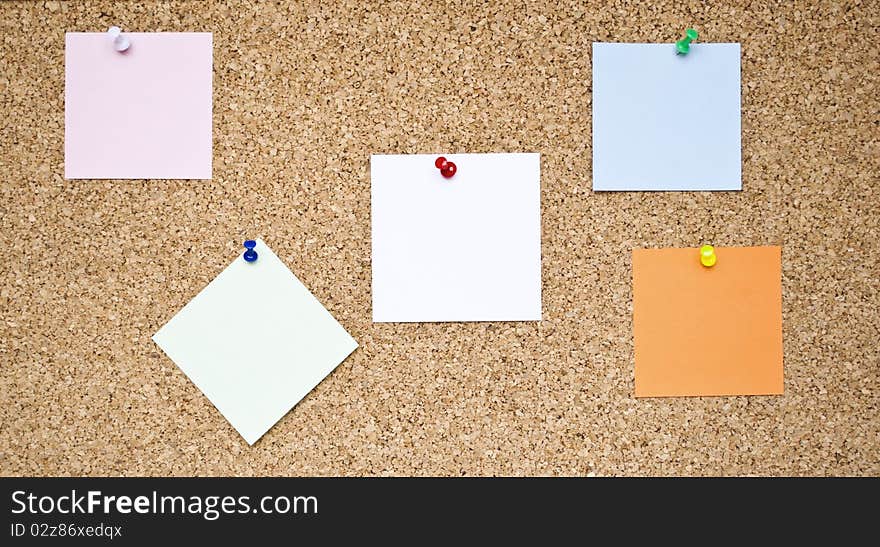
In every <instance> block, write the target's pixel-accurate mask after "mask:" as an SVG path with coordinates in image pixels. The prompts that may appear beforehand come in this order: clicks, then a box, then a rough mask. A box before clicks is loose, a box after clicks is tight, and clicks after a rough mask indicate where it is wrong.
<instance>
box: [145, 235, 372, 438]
mask: <svg viewBox="0 0 880 547" xmlns="http://www.w3.org/2000/svg"><path fill="white" fill-rule="evenodd" d="M242 250H244V249H243V248H242ZM255 250H256V252H257V255H258V258H257V260H256V262H246V261H245V260H244V258H242V256H241V255H239V256H237V257H236V259H235V260H233V262H232V264H230V265H229V266H228V267H227V268H226V269H225V270H223V271H222V272H221V273H220V275H218V276H217V277H216V278H215V279H214V280H213V281H212V282H211V283H210V284H208V286H207V287H205V288H204V289H203V290H202V292H200V293H199V294H198V295H196V297H195V298H193V299H192V301H190V302H189V304H187V305H186V306H185V307H184V308H183V309H182V310H180V312H178V313H177V315H175V316H174V317H173V318H172V319H171V320H170V321H168V323H167V324H166V325H165V326H164V327H162V328H161V329H160V330H159V332H157V333H156V334H155V335H154V336H153V340H154V341H155V342H156V343H157V344H158V345H159V347H161V348H162V350H163V351H164V352H165V353H166V354H167V355H168V357H170V358H171V360H172V361H174V362H175V363H176V364H177V366H178V367H180V369H181V370H182V371H183V372H184V373H185V374H186V375H187V376H188V377H189V379H190V380H192V382H193V383H194V384H195V385H196V386H197V387H198V388H199V389H200V390H201V391H202V393H204V394H205V396H207V397H208V399H209V400H210V401H211V402H212V403H213V404H214V406H216V407H217V409H218V410H219V411H220V413H221V414H223V416H224V417H226V419H227V420H229V423H230V424H232V426H233V427H234V428H235V429H236V430H237V431H238V432H239V433H240V434H241V436H242V437H244V439H245V440H246V441H247V442H248V443H249V444H253V443H255V442H256V441H257V439H259V438H260V437H262V436H263V434H264V433H266V431H268V430H269V428H271V427H272V426H273V425H274V424H275V423H276V422H277V421H278V420H280V419H281V418H282V417H283V416H284V415H285V414H287V412H288V411H290V409H291V408H293V407H294V405H296V404H297V403H298V402H299V401H300V400H301V399H302V398H303V397H305V396H306V394H308V393H309V392H310V391H311V390H312V389H314V387H315V386H317V385H318V384H319V383H320V382H321V380H323V379H324V378H325V377H326V376H327V375H328V374H330V372H332V371H333V369H335V368H336V367H337V365H339V363H341V362H342V361H343V360H344V359H345V358H346V357H348V355H349V354H351V352H352V351H354V350H355V348H356V347H357V342H355V341H354V339H353V338H352V337H351V336H349V334H348V333H347V332H346V331H345V329H344V328H342V326H341V325H340V324H339V323H337V322H336V320H335V319H334V318H333V316H331V315H330V313H329V312H328V311H327V310H326V309H324V307H323V306H322V305H321V303H320V302H318V300H317V299H316V298H315V297H314V296H313V295H312V294H311V293H310V292H309V290H308V289H307V288H306V287H305V286H304V285H303V284H302V283H301V282H300V281H299V279H297V278H296V276H295V275H293V273H292V272H291V271H290V270H289V269H288V268H287V266H285V265H284V263H283V262H281V260H280V259H279V258H278V257H277V256H275V253H273V252H272V250H271V249H269V247H267V246H266V244H265V243H263V241H262V240H259V239H258V240H257V246H256V248H255Z"/></svg>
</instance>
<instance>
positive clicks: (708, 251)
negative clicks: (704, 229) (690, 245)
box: [700, 245, 718, 268]
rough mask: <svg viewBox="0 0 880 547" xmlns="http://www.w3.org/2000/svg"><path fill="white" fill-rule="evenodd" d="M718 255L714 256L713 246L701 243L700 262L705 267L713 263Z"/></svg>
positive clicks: (709, 266)
mask: <svg viewBox="0 0 880 547" xmlns="http://www.w3.org/2000/svg"><path fill="white" fill-rule="evenodd" d="M717 259H718V257H716V256H715V247H713V246H711V245H703V246H702V247H700V264H702V265H703V266H705V267H707V268H711V267H712V266H714V265H715V261H716V260H717Z"/></svg>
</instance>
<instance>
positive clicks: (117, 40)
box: [107, 27, 131, 53]
mask: <svg viewBox="0 0 880 547" xmlns="http://www.w3.org/2000/svg"><path fill="white" fill-rule="evenodd" d="M107 36H109V37H110V39H111V40H113V47H114V48H115V49H116V51H119V52H120V53H121V52H123V51H125V50H127V49H128V48H129V46H131V41H130V40H129V39H128V37H126V36H123V34H122V30H121V29H120V28H119V27H110V28H109V29H107Z"/></svg>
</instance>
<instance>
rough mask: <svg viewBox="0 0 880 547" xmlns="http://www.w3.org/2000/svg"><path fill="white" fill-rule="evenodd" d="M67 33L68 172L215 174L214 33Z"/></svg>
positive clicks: (90, 175)
mask: <svg viewBox="0 0 880 547" xmlns="http://www.w3.org/2000/svg"><path fill="white" fill-rule="evenodd" d="M123 33H124V34H125V35H126V36H127V37H128V38H129V39H130V40H131V47H129V48H128V50H127V51H125V52H124V53H120V52H118V51H116V50H115V49H114V47H113V43H112V40H110V38H109V37H108V36H107V34H106V33H103V32H68V33H67V37H66V38H67V40H66V50H65V94H64V97H65V99H64V100H65V108H64V130H65V136H64V177H65V178H67V179H210V178H211V154H212V147H211V144H212V135H211V110H212V82H211V78H212V73H213V62H214V61H213V50H212V48H213V36H212V34H211V33H209V32H156V33H140V32H132V33H126V32H124V31H123Z"/></svg>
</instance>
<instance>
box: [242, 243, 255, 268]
mask: <svg viewBox="0 0 880 547" xmlns="http://www.w3.org/2000/svg"><path fill="white" fill-rule="evenodd" d="M256 246H257V242H256V241H254V240H253V239H249V240H247V241H245V242H244V248H245V249H247V251H245V252H244V259H245V261H246V262H254V261H256V260H257V251H255V250H254V247H256Z"/></svg>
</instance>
